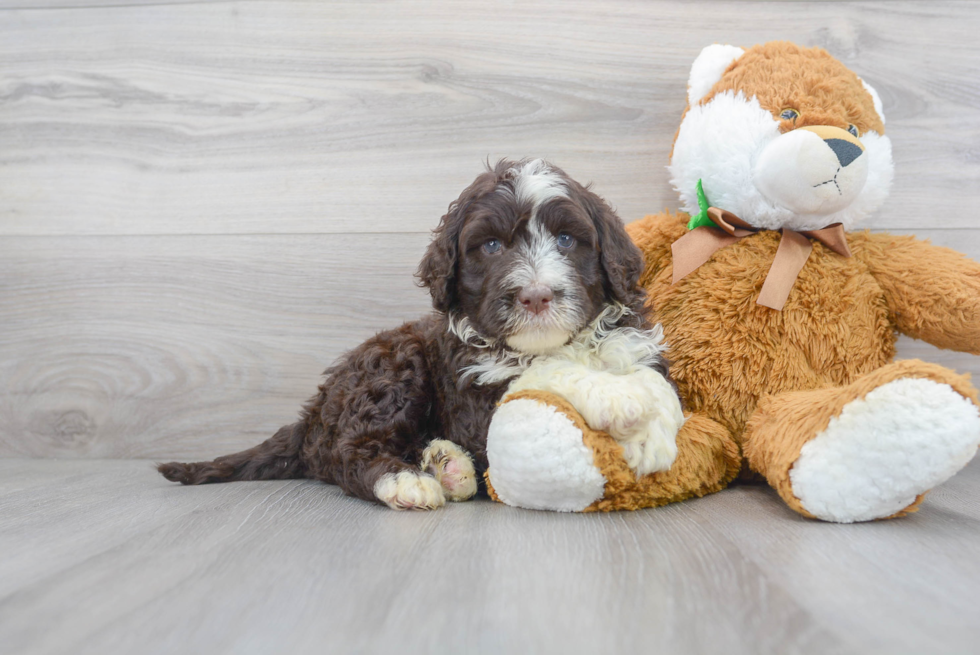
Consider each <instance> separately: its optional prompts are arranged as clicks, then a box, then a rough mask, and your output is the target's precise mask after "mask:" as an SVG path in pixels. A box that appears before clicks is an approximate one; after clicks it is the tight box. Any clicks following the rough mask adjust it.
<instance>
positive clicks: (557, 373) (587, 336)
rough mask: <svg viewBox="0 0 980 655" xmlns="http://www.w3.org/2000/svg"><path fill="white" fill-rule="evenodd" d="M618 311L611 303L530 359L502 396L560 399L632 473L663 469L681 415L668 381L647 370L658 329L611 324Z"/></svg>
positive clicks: (656, 354) (673, 453) (656, 353)
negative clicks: (605, 436) (545, 394)
mask: <svg viewBox="0 0 980 655" xmlns="http://www.w3.org/2000/svg"><path fill="white" fill-rule="evenodd" d="M624 311H625V308H623V307H622V306H611V307H610V308H609V309H608V310H606V311H605V312H603V314H602V315H601V316H600V317H599V318H598V319H596V321H594V322H593V324H592V325H591V326H590V328H589V329H587V330H584V331H583V332H582V333H581V334H580V335H579V336H577V337H576V338H575V339H574V340H572V341H571V342H570V343H569V344H567V345H565V346H563V347H561V348H558V349H557V350H555V351H553V352H551V353H548V354H547V355H539V356H537V357H535V358H534V359H532V360H531V361H530V362H529V363H527V364H526V368H525V369H524V371H523V373H521V374H520V375H519V376H518V377H517V378H515V379H514V380H513V381H512V382H511V383H510V386H509V387H508V390H507V395H510V394H513V393H516V392H518V391H522V390H528V389H536V390H542V391H549V392H551V393H555V394H557V395H559V396H562V397H563V398H565V399H566V400H568V402H570V403H571V404H572V406H574V407H575V409H577V410H578V411H579V413H581V414H582V417H583V418H584V419H585V421H586V422H587V423H588V424H589V426H591V427H592V428H593V429H596V430H602V431H604V432H608V433H609V434H610V435H611V436H612V437H613V438H614V439H616V440H617V441H618V442H619V443H620V444H621V445H622V446H623V454H624V457H625V458H626V461H627V463H628V464H629V466H630V468H632V469H633V471H634V472H635V473H636V474H637V475H645V474H647V473H654V472H657V471H666V470H667V469H669V468H670V467H671V465H672V464H673V463H674V459H676V457H677V444H676V436H677V431H678V430H679V429H680V427H681V425H682V424H683V422H684V415H683V413H682V412H681V405H680V400H679V399H678V397H677V394H676V393H675V391H674V389H673V388H672V387H671V385H670V383H668V382H667V380H666V379H665V378H664V377H663V376H662V375H660V373H658V372H657V371H655V370H654V369H652V368H650V366H651V365H652V364H655V363H656V362H657V361H658V360H659V358H660V357H661V352H662V351H663V349H664V345H663V332H662V330H661V328H660V326H657V327H655V328H654V329H652V330H636V329H633V328H615V327H612V326H613V325H614V324H615V322H616V321H617V320H618V319H619V318H620V317H621V316H622V315H623V312H624ZM505 397H506V395H505Z"/></svg>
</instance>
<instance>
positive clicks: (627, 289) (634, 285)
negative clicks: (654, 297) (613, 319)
mask: <svg viewBox="0 0 980 655" xmlns="http://www.w3.org/2000/svg"><path fill="white" fill-rule="evenodd" d="M586 194H587V195H586V197H587V203H586V205H587V207H588V209H589V214H590V215H591V217H592V222H593V224H594V225H595V229H596V232H598V233H599V261H600V263H601V265H602V271H603V273H604V274H605V277H606V284H607V286H608V290H609V295H610V297H611V298H613V299H615V300H617V301H619V302H621V303H622V304H624V305H626V306H627V307H630V308H631V309H636V308H637V307H636V306H637V305H638V304H639V305H642V303H643V298H644V293H643V290H642V289H640V287H639V286H638V285H639V281H640V275H642V274H643V266H644V264H643V253H641V252H640V249H639V248H637V247H636V244H634V243H633V241H632V239H630V237H629V235H628V234H627V233H626V228H625V227H624V226H623V221H621V220H620V219H619V216H617V215H616V212H614V211H613V210H612V208H611V207H610V206H609V205H608V204H606V201H605V200H603V199H602V198H600V197H599V196H597V195H595V194H594V193H592V192H591V191H587V192H586Z"/></svg>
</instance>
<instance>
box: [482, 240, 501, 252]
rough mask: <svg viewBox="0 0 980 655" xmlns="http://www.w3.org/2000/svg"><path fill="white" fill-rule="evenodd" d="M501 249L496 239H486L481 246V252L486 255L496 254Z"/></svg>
mask: <svg viewBox="0 0 980 655" xmlns="http://www.w3.org/2000/svg"><path fill="white" fill-rule="evenodd" d="M502 247H503V246H501V245H500V241H499V240H498V239H487V240H486V242H485V243H484V244H483V252H485V253H487V254H488V255H492V254H494V253H496V252H500V249H501V248H502Z"/></svg>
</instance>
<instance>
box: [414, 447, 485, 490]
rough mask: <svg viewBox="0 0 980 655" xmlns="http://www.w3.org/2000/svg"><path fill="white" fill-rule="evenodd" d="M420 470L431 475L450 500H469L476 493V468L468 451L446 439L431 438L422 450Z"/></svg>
mask: <svg viewBox="0 0 980 655" xmlns="http://www.w3.org/2000/svg"><path fill="white" fill-rule="evenodd" d="M421 467H422V470H423V471H425V472H426V473H428V474H430V475H432V476H433V477H434V478H435V479H436V480H438V481H439V484H440V485H441V486H442V490H443V492H445V495H446V498H448V499H449V500H452V501H461V500H469V499H470V498H472V497H473V495H474V494H475V493H476V470H475V469H474V468H473V459H472V458H471V457H470V455H469V453H467V452H466V451H465V450H463V449H462V448H460V447H459V446H457V445H456V444H454V443H453V442H452V441H447V440H446V439H433V440H432V441H430V442H429V445H428V446H426V448H425V450H424V451H422V464H421Z"/></svg>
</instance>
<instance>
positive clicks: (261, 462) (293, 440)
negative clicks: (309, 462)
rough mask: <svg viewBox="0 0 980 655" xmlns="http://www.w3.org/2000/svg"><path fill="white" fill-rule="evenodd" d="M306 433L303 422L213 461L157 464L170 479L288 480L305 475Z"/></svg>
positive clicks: (183, 481) (201, 481)
mask: <svg viewBox="0 0 980 655" xmlns="http://www.w3.org/2000/svg"><path fill="white" fill-rule="evenodd" d="M305 434H306V425H304V423H303V422H302V421H300V422H299V423H294V424H293V425H287V426H285V427H282V428H280V429H279V432H276V434H275V436H273V437H272V438H271V439H268V440H266V441H264V442H263V443H261V444H259V445H258V446H255V447H254V448H249V449H248V450H243V451H242V452H240V453H235V454H234V455H225V456H224V457H219V458H218V459H216V460H214V461H213V462H194V463H190V464H183V463H181V462H169V463H167V464H158V465H157V470H158V471H160V473H161V474H162V475H163V477H165V478H167V479H168V480H170V481H171V482H179V483H181V484H208V483H210V482H232V481H235V480H287V479H290V478H303V477H306V466H305V465H304V464H303V462H302V461H301V458H300V448H301V447H302V445H303V437H304V436H305Z"/></svg>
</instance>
